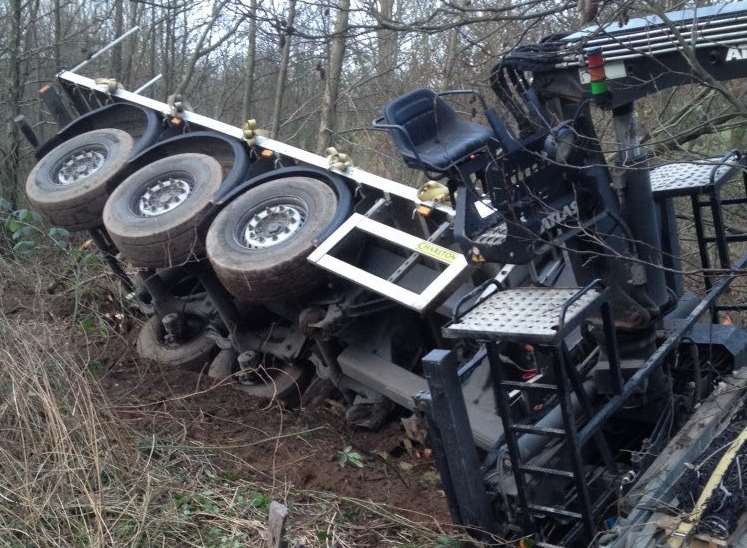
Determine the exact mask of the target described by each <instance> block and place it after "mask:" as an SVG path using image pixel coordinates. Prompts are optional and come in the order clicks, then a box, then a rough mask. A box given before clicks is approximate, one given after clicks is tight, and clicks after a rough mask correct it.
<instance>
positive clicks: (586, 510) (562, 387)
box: [553, 343, 611, 541]
mask: <svg viewBox="0 0 747 548" xmlns="http://www.w3.org/2000/svg"><path fill="white" fill-rule="evenodd" d="M566 359H567V350H566V349H565V344H564V343H561V344H560V349H559V351H558V353H557V359H556V360H553V371H554V373H555V377H556V380H557V383H558V392H559V393H558V400H559V401H560V410H561V413H562V414H563V424H564V425H565V432H566V437H565V442H566V445H567V448H568V452H569V453H570V457H571V465H572V467H573V473H574V474H575V484H576V494H577V495H578V497H579V500H580V502H581V505H582V507H583V512H582V513H581V516H582V521H583V523H584V530H585V531H586V535H587V539H586V540H587V541H590V540H591V539H593V538H594V534H595V533H596V528H595V526H594V518H593V517H592V514H591V511H592V505H591V497H590V495H589V488H588V486H587V485H586V479H585V478H584V466H583V461H582V460H581V447H583V441H581V440H580V437H579V436H578V432H577V429H576V417H575V416H574V412H573V405H572V404H571V394H570V388H571V387H570V383H569V380H570V379H569V377H568V375H567V374H566V373H567V372H570V369H571V368H572V367H573V364H570V363H568V362H567V361H566ZM582 394H584V395H585V393H583V391H582V392H581V393H578V394H577V397H578V399H579V403H581V406H582V408H584V407H586V406H584V404H583V403H582V398H583V396H582ZM586 403H587V405H588V401H587V402H586ZM586 411H587V413H589V412H590V410H589V409H588V408H587V410H586ZM601 424H604V423H601ZM601 424H600V425H599V427H598V428H597V432H594V433H592V435H594V434H596V433H598V432H599V428H601ZM599 449H600V451H601V450H602V447H601V446H600V448H599ZM603 454H604V453H603ZM607 456H608V457H609V455H607ZM608 466H611V463H608Z"/></svg>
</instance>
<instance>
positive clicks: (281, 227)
mask: <svg viewBox="0 0 747 548" xmlns="http://www.w3.org/2000/svg"><path fill="white" fill-rule="evenodd" d="M305 223H306V210H305V208H303V207H302V206H300V205H299V204H296V203H291V202H274V203H269V204H265V205H262V206H260V207H257V208H255V209H254V210H252V211H250V212H249V214H248V215H247V217H246V220H245V221H244V223H242V225H241V226H240V229H239V238H238V240H239V243H240V244H241V245H243V246H244V247H247V248H249V249H266V248H268V247H273V246H276V245H279V244H281V243H283V242H286V241H288V240H289V239H291V238H292V237H293V236H295V235H296V234H297V233H298V232H299V231H300V230H301V228H302V227H303V225H304V224H305Z"/></svg>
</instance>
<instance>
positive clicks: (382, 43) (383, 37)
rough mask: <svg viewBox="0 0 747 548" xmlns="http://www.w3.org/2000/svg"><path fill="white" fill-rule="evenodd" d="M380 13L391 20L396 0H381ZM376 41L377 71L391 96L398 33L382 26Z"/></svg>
mask: <svg viewBox="0 0 747 548" xmlns="http://www.w3.org/2000/svg"><path fill="white" fill-rule="evenodd" d="M378 15H379V18H380V19H382V20H385V21H386V20H391V19H392V17H393V16H394V0H380V1H379V13H378ZM376 42H377V45H378V52H377V53H378V56H377V59H376V72H377V74H378V75H379V80H380V81H381V83H382V88H383V89H382V92H383V94H384V96H386V97H389V96H391V95H392V92H393V91H394V90H393V89H391V88H392V85H393V82H394V69H395V68H396V66H397V35H396V34H395V33H394V31H392V30H389V29H386V28H380V29H379V30H377V31H376Z"/></svg>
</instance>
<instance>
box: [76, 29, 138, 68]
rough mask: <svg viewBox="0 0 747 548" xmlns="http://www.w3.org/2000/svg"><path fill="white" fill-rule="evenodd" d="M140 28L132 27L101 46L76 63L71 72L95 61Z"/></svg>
mask: <svg viewBox="0 0 747 548" xmlns="http://www.w3.org/2000/svg"><path fill="white" fill-rule="evenodd" d="M139 30H140V27H132V28H131V29H130V30H128V31H127V32H125V33H124V34H123V35H122V36H120V37H119V38H116V39H114V40H112V41H111V42H109V43H108V44H107V45H105V46H104V47H103V48H101V49H100V50H98V51H97V52H94V53H92V54H91V55H89V56H88V58H87V59H86V60H84V61H81V62H80V63H78V64H77V65H75V66H74V67H73V68H72V69H70V72H78V71H79V70H80V69H82V68H83V67H85V66H86V65H87V64H88V63H90V62H91V61H93V60H94V59H96V57H98V56H99V55H101V54H102V53H105V52H107V51H109V50H110V49H112V48H113V47H114V46H116V45H117V44H119V43H120V42H121V41H122V40H124V39H125V38H127V37H128V36H129V35H130V34H132V33H134V32H137V31H139Z"/></svg>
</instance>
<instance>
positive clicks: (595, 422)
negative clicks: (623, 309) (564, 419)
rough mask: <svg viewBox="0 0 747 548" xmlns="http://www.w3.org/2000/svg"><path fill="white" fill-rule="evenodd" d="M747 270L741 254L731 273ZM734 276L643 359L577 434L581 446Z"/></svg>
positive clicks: (722, 282) (723, 281)
mask: <svg viewBox="0 0 747 548" xmlns="http://www.w3.org/2000/svg"><path fill="white" fill-rule="evenodd" d="M745 267H747V254H745V255H743V256H742V257H741V258H740V259H739V260H738V261H737V263H736V264H735V265H734V270H742V269H744V268H745ZM735 277H736V274H731V275H729V276H728V277H724V278H722V279H721V280H720V281H719V282H718V283H716V284H714V285H713V287H712V288H711V289H710V290H709V291H708V293H707V294H706V296H705V297H704V298H703V300H702V301H700V303H699V304H698V306H696V307H695V308H694V309H693V311H692V312H690V314H689V315H688V316H687V318H685V319H684V320H683V321H682V323H681V325H680V326H679V328H678V329H677V330H676V331H673V332H672V333H671V334H670V335H669V336H668V337H667V338H666V340H665V341H664V342H663V343H662V345H661V346H659V348H657V349H656V351H655V352H654V353H653V354H652V355H651V356H650V357H649V358H648V359H647V360H646V363H645V364H644V365H643V367H642V368H641V369H639V370H638V371H637V372H636V373H635V375H633V376H632V377H630V379H628V382H626V383H625V386H624V387H623V391H622V393H621V394H619V395H617V396H614V397H613V398H612V399H611V400H609V401H608V402H607V404H606V405H605V406H604V407H602V409H600V410H599V411H598V412H597V414H596V415H594V418H593V419H592V420H590V421H589V422H588V423H587V424H586V426H584V428H583V429H581V432H580V433H579V441H580V444H581V445H583V444H584V443H586V442H587V441H589V439H590V438H591V436H592V435H593V434H594V432H596V430H598V428H599V427H600V426H601V425H602V424H604V423H605V422H607V420H609V419H610V418H611V417H612V415H614V414H615V413H616V412H617V411H619V410H620V408H621V407H622V406H623V404H624V403H625V401H626V400H627V399H628V398H629V397H630V396H632V395H633V394H634V393H635V392H636V390H637V389H638V387H639V386H640V385H641V384H642V383H643V382H644V381H645V380H646V379H648V378H649V377H650V376H651V375H652V373H654V372H655V371H656V370H657V369H659V367H661V365H662V364H663V363H664V359H665V358H666V357H667V356H668V355H669V353H670V352H671V351H672V350H673V349H674V348H675V347H676V346H677V345H678V344H679V343H680V341H681V340H682V339H683V338H684V336H685V334H686V333H687V332H688V330H689V329H690V328H691V327H692V326H693V325H695V323H696V322H697V321H698V318H700V316H702V315H703V314H704V313H705V312H706V311H707V310H708V309H709V308H711V307H712V306H713V303H714V301H716V299H717V298H718V297H719V296H720V295H721V294H722V293H723V292H724V291H726V289H727V288H728V287H729V286H730V285H731V283H732V282H733V281H734V278H735Z"/></svg>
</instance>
